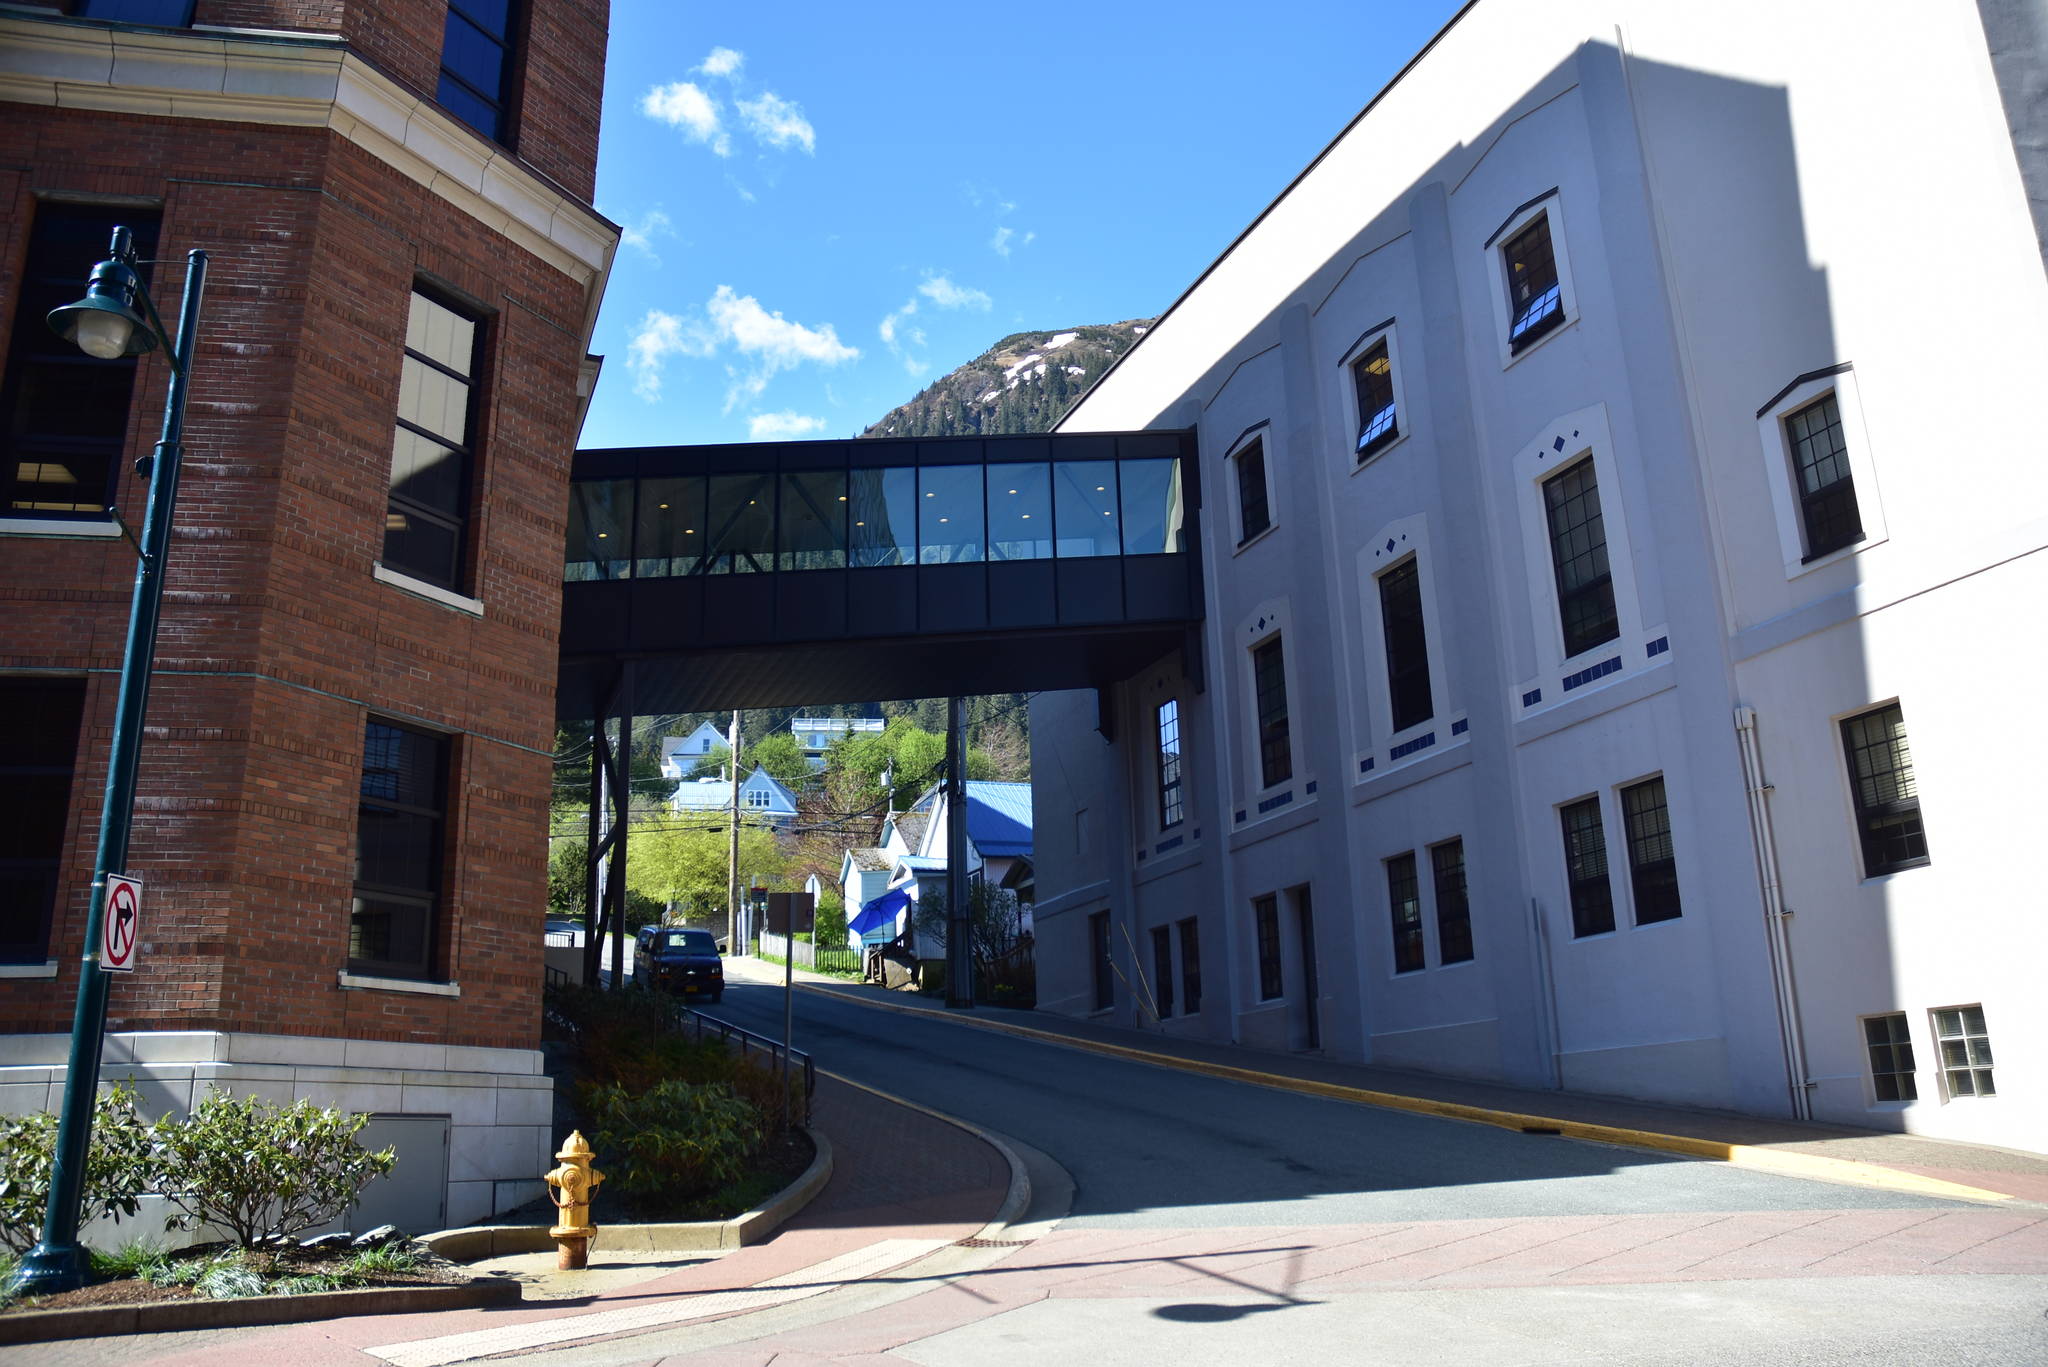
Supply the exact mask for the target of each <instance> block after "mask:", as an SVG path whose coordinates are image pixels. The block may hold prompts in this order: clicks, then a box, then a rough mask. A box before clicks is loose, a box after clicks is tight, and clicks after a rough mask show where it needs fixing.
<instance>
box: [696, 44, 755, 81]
mask: <svg viewBox="0 0 2048 1367" xmlns="http://www.w3.org/2000/svg"><path fill="white" fill-rule="evenodd" d="M746 60H747V57H746V54H745V53H743V52H735V51H733V50H732V49H731V48H729V47H715V48H713V49H711V55H710V56H709V57H706V58H705V59H704V63H703V65H702V66H699V67H698V68H697V70H699V71H701V72H703V73H704V74H705V75H706V76H730V75H732V74H733V73H734V72H735V71H738V70H739V69H740V64H741V63H742V62H744V61H746Z"/></svg>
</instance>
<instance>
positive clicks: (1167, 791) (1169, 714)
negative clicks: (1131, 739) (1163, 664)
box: [1158, 698, 1187, 831]
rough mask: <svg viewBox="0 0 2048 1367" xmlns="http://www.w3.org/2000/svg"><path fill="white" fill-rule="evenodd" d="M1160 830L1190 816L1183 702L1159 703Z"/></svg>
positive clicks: (1171, 699)
mask: <svg viewBox="0 0 2048 1367" xmlns="http://www.w3.org/2000/svg"><path fill="white" fill-rule="evenodd" d="M1158 722H1159V829H1161V830H1163V831H1164V830H1171V829H1173V828H1174V827H1175V826H1178V825H1180V823H1181V821H1182V820H1183V819H1184V818H1185V817H1186V815H1187V813H1186V809H1185V807H1184V806H1183V805H1182V802H1181V778H1180V702H1179V701H1178V700H1177V699H1174V698H1168V699H1167V700H1166V701H1165V702H1163V703H1161V704H1159V714H1158Z"/></svg>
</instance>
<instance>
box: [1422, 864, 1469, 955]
mask: <svg viewBox="0 0 2048 1367" xmlns="http://www.w3.org/2000/svg"><path fill="white" fill-rule="evenodd" d="M1429 878H1430V888H1431V890H1432V891H1433V892H1434V893H1435V895H1436V961H1437V964H1438V966H1439V967H1448V966H1449V965H1451V964H1463V963H1470V962H1471V961H1472V959H1473V957H1474V954H1473V949H1472V895H1471V889H1470V887H1469V886H1468V885H1467V883H1466V879H1465V840H1464V837H1463V836H1459V837H1456V838H1454V839H1451V840H1445V841H1441V842H1439V843H1437V844H1435V845H1431V846H1430V847H1429Z"/></svg>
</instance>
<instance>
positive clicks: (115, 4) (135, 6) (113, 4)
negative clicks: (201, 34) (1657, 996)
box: [73, 0, 192, 28]
mask: <svg viewBox="0 0 2048 1367" xmlns="http://www.w3.org/2000/svg"><path fill="white" fill-rule="evenodd" d="M73 12H74V13H75V14H77V15H78V16H79V17H80V18H81V19H111V20H113V21H114V22H116V23H120V24H154V25H156V26H157V27H159V28H184V27H185V26H186V25H187V24H190V23H191V22H192V0H83V3H81V4H80V5H79V6H78V8H77V9H76V10H75V11H73Z"/></svg>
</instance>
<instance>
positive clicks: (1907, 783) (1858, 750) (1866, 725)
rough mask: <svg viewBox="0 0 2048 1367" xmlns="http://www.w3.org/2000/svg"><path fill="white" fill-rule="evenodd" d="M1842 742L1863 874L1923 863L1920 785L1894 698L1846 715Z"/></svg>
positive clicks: (1924, 839)
mask: <svg viewBox="0 0 2048 1367" xmlns="http://www.w3.org/2000/svg"><path fill="white" fill-rule="evenodd" d="M1842 746H1843V748H1844V749H1845V750H1847V752H1848V756H1849V779H1850V785H1851V787H1852V788H1853V790H1854V792H1855V795H1856V829H1857V833H1858V834H1859V835H1860V836H1861V837H1862V840H1863V875H1864V877H1866V878H1875V877H1877V876H1878V875H1879V874H1881V873H1896V872H1898V871H1899V870H1900V869H1914V868H1918V867H1920V866H1921V865H1922V864H1925V863H1927V862H1928V859H1927V832H1926V831H1925V830H1924V829H1922V827H1921V825H1920V785H1919V784H1918V783H1917V782H1916V781H1915V780H1914V777H1913V750H1912V747H1911V746H1910V745H1908V744H1907V743H1906V716H1905V713H1904V712H1902V711H1901V710H1900V709H1899V705H1898V704H1897V703H1889V704H1887V705H1886V706H1884V707H1880V708H1878V709H1877V710H1876V711H1874V712H1865V713H1864V714H1863V715H1861V716H1858V717H1850V718H1848V719H1847V720H1845V721H1844V722H1843V723H1842Z"/></svg>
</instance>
